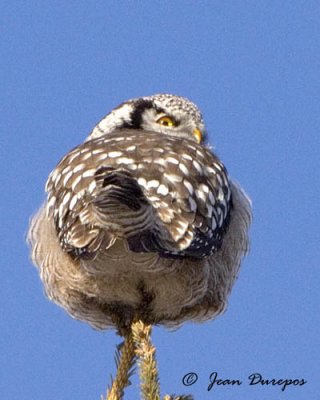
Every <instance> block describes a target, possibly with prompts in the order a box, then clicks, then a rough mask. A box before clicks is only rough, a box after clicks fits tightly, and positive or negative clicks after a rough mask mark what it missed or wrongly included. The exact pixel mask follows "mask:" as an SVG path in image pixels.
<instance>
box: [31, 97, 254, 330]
mask: <svg viewBox="0 0 320 400" xmlns="http://www.w3.org/2000/svg"><path fill="white" fill-rule="evenodd" d="M163 117H165V118H164V119H163ZM161 121H164V122H163V123H162V122H161ZM168 121H169V122H168ZM204 130H205V128H204V122H203V118H202V115H201V113H200V111H199V109H198V108H197V106H195V105H194V104H193V103H191V102H190V101H189V100H187V99H185V98H182V97H179V96H174V95H166V94H161V95H154V96H149V97H142V98H137V99H132V100H129V101H127V102H125V103H123V104H121V105H120V106H119V107H117V108H115V109H114V110H113V111H112V112H111V113H110V114H108V115H107V116H106V117H105V118H103V119H102V121H100V123H98V125H97V126H96V127H95V128H94V129H93V131H92V132H91V134H90V135H89V136H88V137H87V139H86V141H85V142H84V143H83V144H81V145H80V146H78V147H76V148H75V149H74V150H72V151H71V152H70V153H68V154H67V155H66V156H65V157H64V158H63V159H62V160H61V161H60V163H59V164H58V165H57V167H56V168H55V169H54V171H53V172H52V173H51V174H50V176H49V179H48V182H47V184H46V191H47V194H48V199H47V202H46V204H45V207H44V208H41V209H40V210H39V211H38V213H37V214H36V215H35V216H34V218H33V219H32V221H31V225H30V229H29V234H28V239H29V242H30V245H31V248H32V258H33V261H34V263H35V264H36V265H37V266H38V268H39V270H40V276H41V279H42V280H43V282H44V286H45V289H46V293H47V295H48V296H49V298H50V299H52V300H53V301H55V302H56V303H57V304H59V305H61V306H62V307H63V308H65V309H66V310H67V311H68V312H69V313H70V314H71V315H72V316H73V317H75V318H78V319H80V320H83V321H86V322H88V323H89V324H91V325H93V326H94V327H96V328H101V329H104V328H107V327H110V326H116V327H117V328H118V329H119V330H121V329H123V328H125V327H126V326H128V324H130V322H131V321H132V319H133V318H141V319H143V320H144V321H145V322H148V323H162V324H164V325H167V326H178V325H180V324H181V323H183V322H184V321H187V320H195V321H204V320H206V319H209V318H213V317H215V316H216V315H218V314H219V313H220V312H221V311H222V310H224V309H225V304H226V301H227V297H228V294H229V292H230V289H231V287H232V284H233V282H234V280H235V278H236V276H237V272H238V268H239V265H240V261H241V259H242V257H243V256H244V255H245V253H246V251H247V248H248V227H249V224H250V219H251V209H250V202H249V200H248V198H247V197H246V195H245V194H244V192H243V191H242V189H241V188H240V187H239V186H238V185H237V184H235V183H234V182H233V181H232V180H231V179H230V178H229V176H228V174H227V171H226V169H225V167H224V166H223V164H222V163H221V161H220V160H219V159H218V157H217V156H216V155H215V154H214V153H212V152H211V151H210V149H209V147H208V146H207V145H206V144H205V142H204V143H198V142H199V132H202V133H204ZM195 132H197V134H195Z"/></svg>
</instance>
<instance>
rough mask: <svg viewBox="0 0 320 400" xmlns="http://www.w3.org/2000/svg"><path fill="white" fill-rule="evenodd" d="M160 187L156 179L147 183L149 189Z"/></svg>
mask: <svg viewBox="0 0 320 400" xmlns="http://www.w3.org/2000/svg"><path fill="white" fill-rule="evenodd" d="M158 186H159V181H157V180H156V179H152V180H151V181H148V182H147V188H148V189H152V188H156V187H158Z"/></svg>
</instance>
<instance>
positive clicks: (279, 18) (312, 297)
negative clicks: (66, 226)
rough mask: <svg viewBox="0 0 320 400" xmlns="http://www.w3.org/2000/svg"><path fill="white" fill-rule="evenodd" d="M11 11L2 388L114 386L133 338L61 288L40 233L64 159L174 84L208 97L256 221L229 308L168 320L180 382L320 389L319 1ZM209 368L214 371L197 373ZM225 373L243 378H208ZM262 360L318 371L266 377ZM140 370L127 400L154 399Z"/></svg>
mask: <svg viewBox="0 0 320 400" xmlns="http://www.w3.org/2000/svg"><path fill="white" fill-rule="evenodd" d="M0 19H1V23H0V26H1V27H0V30H1V44H0V60H1V61H0V62H1V91H0V97H1V98H0V104H1V106H0V110H1V111H0V112H1V122H0V124H1V125H0V129H1V147H0V152H1V158H0V161H1V164H2V166H1V167H2V171H3V172H2V175H1V186H2V187H3V186H4V189H3V190H2V194H1V198H0V202H1V203H0V205H1V221H2V224H1V226H2V229H1V244H2V251H3V253H2V257H1V264H2V265H1V271H2V275H1V276H2V279H1V280H0V293H1V336H0V349H1V351H0V394H1V398H7V399H11V400H15V399H21V398H24V399H28V400H29V399H30V400H33V399H35V400H38V399H47V400H53V399H54V400H65V399H68V400H69V399H71V398H76V399H77V400H87V399H100V395H101V394H103V393H105V389H106V386H107V384H108V383H109V376H110V373H114V371H115V367H114V361H113V355H114V349H115V345H116V343H119V341H120V338H119V337H117V336H116V335H115V333H114V332H112V331H107V332H105V333H99V332H96V331H94V330H92V329H91V328H90V327H89V326H86V325H85V324H83V323H81V322H78V321H75V320H72V319H71V318H70V317H68V316H67V315H66V314H65V313H64V311H63V310H61V309H59V308H58V307H57V306H55V305H54V304H51V303H50V302H49V301H48V300H46V298H45V297H44V295H43V291H42V285H41V283H40V280H39V278H38V275H37V271H36V269H35V268H33V267H32V265H31V263H30V260H29V258H28V249H27V246H26V244H25V239H24V236H25V233H26V230H27V226H28V219H29V216H30V215H31V214H32V212H33V211H34V210H35V209H36V208H37V207H38V206H39V205H40V204H41V202H42V201H43V200H44V184H45V181H46V178H47V176H48V174H49V172H50V171H51V170H52V169H53V168H54V166H55V165H56V163H57V162H58V161H59V159H60V158H61V157H62V156H63V155H64V154H65V153H66V152H67V151H68V150H70V149H71V148H72V147H74V146H75V145H77V144H79V143H81V142H82V141H83V139H84V138H85V137H86V135H87V134H88V133H89V131H90V130H91V129H92V127H93V126H94V125H95V124H96V122H97V121H98V120H99V119H100V118H102V117H103V116H104V115H105V114H106V113H107V112H108V111H109V110H111V109H112V108H113V107H114V106H116V105H118V104H119V103H120V102H122V101H124V100H126V99H128V98H131V97H136V96H141V95H149V94H153V93H156V92H169V93H175V94H179V95H183V96H186V97H189V98H190V99H192V100H193V101H194V102H196V103H197V104H198V105H199V107H200V108H201V110H202V112H203V114H204V117H205V120H206V124H207V128H208V131H209V134H210V135H209V137H210V142H211V143H212V144H214V146H215V148H216V151H217V153H218V154H219V156H220V157H221V158H222V160H223V161H224V163H225V164H226V166H227V168H228V170H229V173H230V175H231V176H233V177H234V178H235V179H237V180H238V181H240V182H241V183H242V185H243V186H244V187H245V188H246V191H247V192H248V193H249V195H250V197H251V198H252V201H253V205H254V223H253V226H252V229H251V238H252V249H251V253H250V255H249V256H248V258H247V259H246V260H245V262H244V264H243V267H242V270H241V273H240V277H239V279H238V281H237V283H236V285H235V287H234V290H233V292H232V295H231V297H230V302H229V308H228V311H227V312H226V313H225V314H224V315H223V316H222V317H220V318H219V319H217V320H215V321H212V322H208V323H205V324H202V325H196V324H186V325H185V326H183V327H182V328H181V329H179V330H177V331H175V332H168V331H167V330H165V329H164V328H161V327H159V328H155V329H154V333H153V340H154V343H155V344H156V346H157V351H158V353H157V354H158V362H159V369H160V378H161V387H162V392H163V394H165V393H173V392H174V393H178V394H182V393H191V394H193V395H194V396H195V398H196V399H205V400H206V399H216V400H222V399H223V400H236V399H237V400H239V399H245V400H251V399H252V400H253V399H255V400H256V399H259V400H270V399H279V398H281V399H282V400H289V399H290V400H298V399H299V400H300V399H309V400H314V399H317V398H318V396H319V390H320V383H319V356H320V351H319V327H320V323H319V292H318V288H319V283H320V282H319V281H320V279H319V261H318V260H319V255H320V254H319V248H320V246H319V239H320V238H319V236H320V235H319V206H318V203H319V194H320V188H319V187H320V185H319V168H320V163H319V149H320V147H319V144H320V139H319V131H320V107H319V105H320V101H319V93H320V80H319V71H320V39H319V38H320V25H319V21H320V4H319V2H317V1H299V0H298V1H294V2H293V1H273V0H270V1H242V2H241V1H225V2H220V1H190V0H186V1H175V2H171V1H150V2H147V1H108V2H107V1H79V0H78V1H68V2H66V1H46V2H40V1H32V0H31V1H28V2H25V1H16V0H11V1H10V2H9V1H7V2H5V3H4V4H3V5H2V7H1V16H0ZM191 371H193V372H196V373H197V374H198V376H199V379H198V381H197V382H196V383H195V384H194V385H193V386H190V387H188V388H187V387H184V386H183V384H182V377H183V376H184V375H185V374H186V373H187V372H191ZM214 371H216V372H218V374H219V377H221V378H223V379H239V380H242V381H243V384H242V385H241V386H238V387H230V386H223V387H214V388H213V389H212V390H211V391H210V392H208V391H207V386H208V384H209V375H210V374H211V373H212V372H214ZM255 372H258V373H260V374H261V375H262V376H263V378H264V379H273V378H275V379H299V380H301V379H305V380H307V383H306V384H305V385H303V386H297V387H292V386H290V387H287V388H286V390H285V391H284V392H282V391H281V387H279V386H278V387H270V386H268V387H266V386H261V385H255V386H250V385H249V381H248V376H249V375H250V374H252V373H255ZM137 384H138V380H137V379H136V378H134V379H133V385H132V386H131V387H130V388H129V389H128V390H127V392H126V393H127V396H126V399H136V398H138V396H137V393H138V388H137Z"/></svg>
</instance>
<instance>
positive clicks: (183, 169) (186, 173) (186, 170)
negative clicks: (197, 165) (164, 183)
mask: <svg viewBox="0 0 320 400" xmlns="http://www.w3.org/2000/svg"><path fill="white" fill-rule="evenodd" d="M179 169H180V171H181V172H182V173H183V174H185V175H186V176H188V175H189V170H188V168H187V167H186V166H185V165H184V164H183V163H182V162H180V163H179Z"/></svg>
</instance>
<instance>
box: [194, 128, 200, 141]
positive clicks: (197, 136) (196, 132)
mask: <svg viewBox="0 0 320 400" xmlns="http://www.w3.org/2000/svg"><path fill="white" fill-rule="evenodd" d="M192 134H193V136H194V137H195V138H196V140H197V142H198V143H201V140H202V133H201V131H200V129H198V128H196V129H195V130H194V131H193V132H192Z"/></svg>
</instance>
